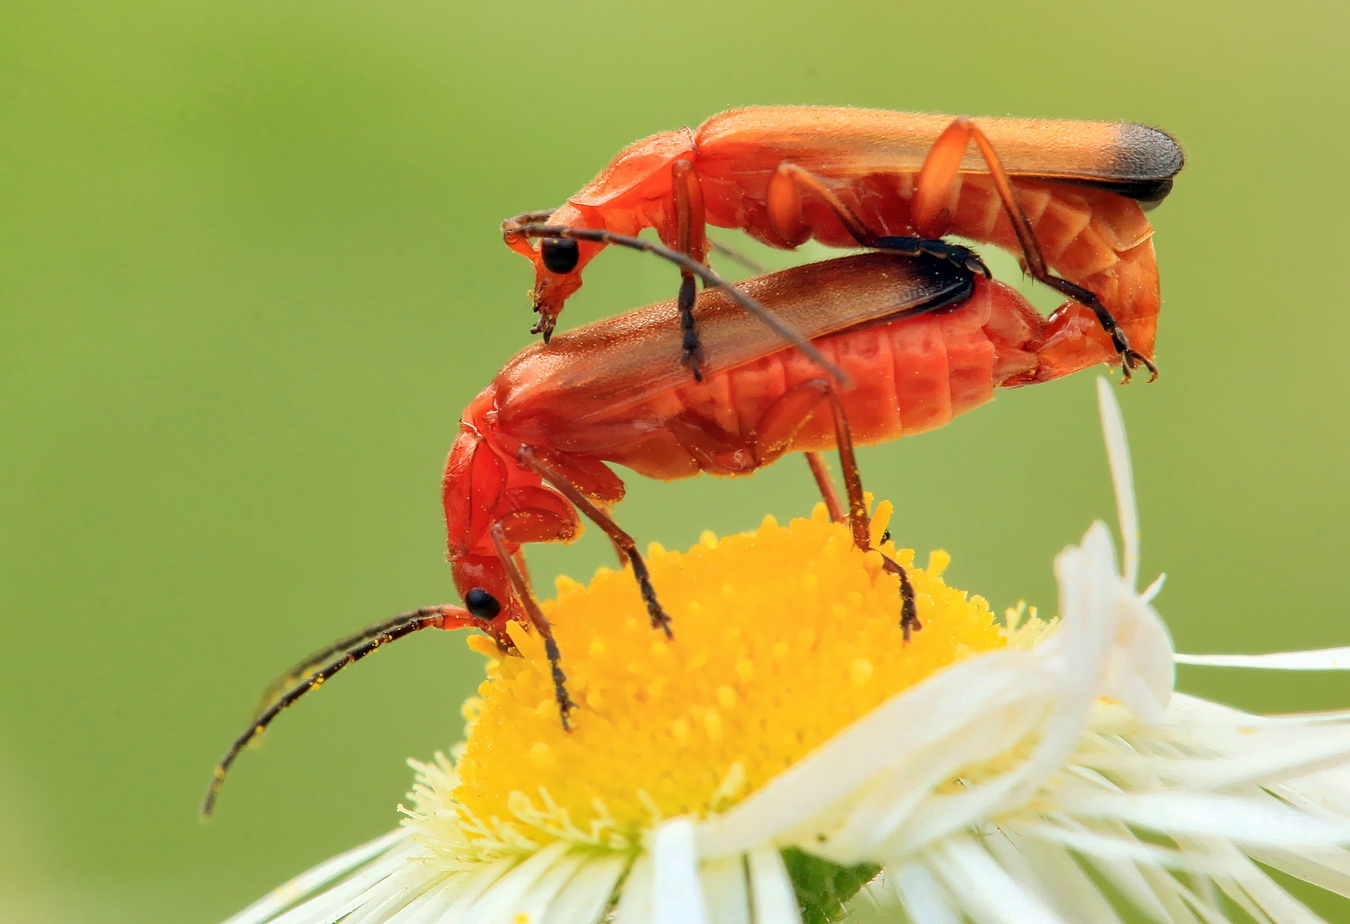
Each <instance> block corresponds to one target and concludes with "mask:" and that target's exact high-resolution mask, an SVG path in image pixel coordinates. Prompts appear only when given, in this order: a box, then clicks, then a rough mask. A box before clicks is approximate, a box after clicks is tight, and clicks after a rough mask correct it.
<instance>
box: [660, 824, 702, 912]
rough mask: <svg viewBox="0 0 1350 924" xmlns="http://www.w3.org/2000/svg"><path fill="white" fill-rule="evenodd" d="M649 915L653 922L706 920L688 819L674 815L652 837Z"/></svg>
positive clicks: (691, 827) (696, 857)
mask: <svg viewBox="0 0 1350 924" xmlns="http://www.w3.org/2000/svg"><path fill="white" fill-rule="evenodd" d="M651 856H652V861H653V870H654V872H653V876H654V877H655V879H654V885H653V887H652V895H653V899H654V900H655V902H656V905H655V908H654V911H655V916H654V917H653V918H652V920H653V921H654V922H656V924H702V922H706V921H708V914H707V908H706V905H705V900H704V892H703V883H702V882H701V881H700V873H699V862H698V854H697V853H696V852H695V850H694V828H693V825H692V824H690V822H689V821H688V820H687V819H684V818H676V819H674V820H672V821H668V822H666V823H664V824H663V825H661V827H659V828H658V829H657V830H656V835H655V836H654V837H653V838H652V846H651Z"/></svg>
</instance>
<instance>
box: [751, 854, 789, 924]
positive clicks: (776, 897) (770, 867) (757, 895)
mask: <svg viewBox="0 0 1350 924" xmlns="http://www.w3.org/2000/svg"><path fill="white" fill-rule="evenodd" d="M748 860H749V866H750V895H751V897H752V898H753V900H754V907H755V924H801V915H800V914H798V913H797V896H796V893H795V892H794V891H793V889H792V878H791V877H790V876H789V875H788V871H787V866H786V865H785V864H784V863H783V855H782V854H781V853H779V852H778V850H777V849H776V848H774V847H759V848H757V849H755V850H753V851H751V853H750V856H749V858H748Z"/></svg>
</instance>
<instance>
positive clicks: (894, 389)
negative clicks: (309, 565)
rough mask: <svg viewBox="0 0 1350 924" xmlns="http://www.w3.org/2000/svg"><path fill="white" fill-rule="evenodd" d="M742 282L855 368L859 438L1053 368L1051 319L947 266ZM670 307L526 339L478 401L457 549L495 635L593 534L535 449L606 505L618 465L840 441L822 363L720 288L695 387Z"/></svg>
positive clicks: (452, 550)
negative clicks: (546, 575)
mask: <svg viewBox="0 0 1350 924" xmlns="http://www.w3.org/2000/svg"><path fill="white" fill-rule="evenodd" d="M738 288H740V289H741V291H742V292H743V293H744V294H747V295H749V296H750V297H752V298H754V299H756V300H757V301H759V302H761V303H762V304H764V305H765V306H766V307H768V308H769V309H770V310H772V311H774V312H775V313H776V314H778V315H779V316H780V317H783V318H784V319H786V320H788V321H789V322H791V323H793V324H794V325H796V326H797V327H798V329H800V330H801V331H802V332H803V333H804V334H805V335H807V336H808V337H811V338H812V341H813V343H814V344H815V345H816V346H817V347H818V348H820V350H821V351H822V352H823V353H824V354H825V355H826V357H827V358H829V359H830V360H831V361H833V362H834V363H835V364H836V365H837V366H838V367H839V368H840V369H842V370H843V371H844V372H845V373H846V374H848V375H849V376H850V378H851V379H852V380H853V382H854V383H855V384H854V385H853V386H852V387H850V388H848V389H844V390H841V391H840V392H839V394H838V398H839V401H840V404H841V406H842V410H843V413H844V415H845V416H846V417H847V420H848V424H849V427H850V428H851V430H852V433H853V437H854V439H855V440H856V441H857V442H859V443H877V442H882V441H885V440H891V439H896V438H898V437H900V436H905V435H909V434H912V433H918V432H921V431H924V430H931V429H934V428H936V427H940V426H943V425H944V424H946V423H947V422H948V421H950V420H951V419H952V418H953V417H955V416H957V415H959V414H963V413H965V412H966V411H969V410H972V409H973V408H975V407H978V406H979V405H981V404H983V403H985V402H986V401H988V400H990V399H991V398H992V397H993V394H994V390H995V389H996V388H1000V387H1010V386H1016V385H1022V384H1028V383H1031V382H1036V381H1041V380H1042V379H1043V378H1044V376H1043V375H1042V371H1041V360H1040V354H1039V352H1038V351H1039V349H1040V348H1041V346H1042V344H1043V342H1044V329H1045V319H1043V318H1042V317H1041V316H1040V315H1038V314H1036V312H1035V311H1034V310H1033V309H1032V308H1031V307H1030V306H1029V305H1028V304H1027V303H1026V301H1025V300H1024V299H1023V298H1022V297H1021V296H1020V295H1019V294H1017V293H1016V292H1015V291H1014V290H1013V289H1010V288H1008V287H1007V286H1004V285H1002V284H1001V283H998V282H994V281H990V280H987V279H984V278H982V277H979V276H976V275H973V274H970V273H967V272H963V271H959V270H957V269H956V268H954V267H951V266H950V265H947V264H943V263H941V262H940V261H936V260H924V261H917V260H914V259H912V258H906V257H900V256H896V255H893V254H885V253H871V254H861V255H855V256H852V257H844V258H839V259H835V260H831V261H826V262H824V263H818V264H813V265H810V266H803V267H798V268H796V269H791V270H785V271H782V272H779V273H774V274H771V275H769V276H764V277H760V278H758V279H753V280H749V281H748V282H745V283H742V284H739V286H738ZM671 309H672V305H671V303H669V302H667V303H663V304H659V305H652V306H649V307H647V308H642V309H638V310H636V311H631V312H628V313H627V314H624V315H620V316H618V317H616V318H609V319H606V320H604V321H601V322H597V323H595V324H591V325H588V326H586V327H582V328H579V329H577V330H574V331H570V332H567V333H564V334H560V335H558V336H557V337H555V338H553V340H552V342H551V343H549V344H535V345H533V346H531V347H528V348H526V349H525V350H524V351H522V352H521V353H519V354H517V356H516V357H515V358H513V359H512V360H510V361H509V362H508V363H507V364H506V366H505V367H503V369H502V370H501V372H500V373H498V375H497V376H496V378H495V379H494V380H493V382H492V384H491V385H489V386H488V387H487V388H486V389H485V390H484V391H483V392H482V393H481V394H480V395H479V396H478V397H477V398H475V399H474V400H473V402H472V403H471V404H470V405H469V406H468V408H467V409H466V410H465V412H464V417H463V419H462V422H461V425H460V434H459V437H458V439H457V440H456V441H455V444H454V447H453V449H452V450H451V452H450V457H449V459H448V461H447V464H446V469H445V478H444V481H443V492H442V493H443V500H444V504H445V514H446V525H447V530H448V537H449V543H448V547H449V555H448V557H449V559H450V562H451V564H452V567H453V571H454V576H455V582H456V585H457V586H458V588H459V591H460V593H461V594H462V595H467V594H468V593H469V592H470V591H472V590H474V589H481V590H485V591H487V592H488V593H489V594H491V595H492V596H493V597H495V598H496V599H498V600H499V601H501V602H502V603H503V604H504V606H503V608H502V611H501V612H500V614H499V615H498V616H497V617H496V619H495V620H494V621H493V624H492V625H491V626H489V627H487V628H488V631H489V632H490V633H491V634H493V635H494V636H495V637H498V638H499V639H502V638H504V634H503V632H504V628H505V622H506V620H508V619H522V618H523V617H522V613H521V610H520V608H519V602H520V601H519V600H518V599H517V598H518V596H519V595H518V594H515V593H514V592H513V588H512V586H511V581H510V580H509V577H508V571H509V569H510V560H509V559H510V557H513V556H514V555H515V554H516V553H517V551H518V550H519V548H520V546H521V545H522V544H526V543H531V542H554V541H562V542H567V541H570V540H571V539H573V538H575V537H576V536H577V535H578V534H579V532H580V529H581V523H580V518H579V516H578V514H577V512H576V509H575V507H574V506H573V504H572V503H571V502H570V501H569V500H568V499H567V498H565V497H564V496H563V495H562V494H560V493H558V492H557V491H556V490H554V486H553V485H551V484H550V479H548V478H545V477H544V476H542V475H541V474H540V472H539V471H537V470H535V469H534V468H532V467H531V465H530V464H527V463H523V462H522V459H523V458H525V457H526V455H525V454H527V455H528V457H529V458H532V459H540V460H544V462H545V463H546V464H547V466H548V468H549V469H550V470H551V472H552V474H553V475H554V476H555V479H554V480H555V481H556V480H557V479H556V476H561V478H562V479H565V480H566V482H567V483H569V484H570V486H571V487H572V488H574V489H575V490H576V491H577V492H579V493H580V494H582V495H584V496H585V497H586V498H588V499H590V500H591V501H593V502H594V503H596V504H597V505H598V506H599V507H601V508H606V507H608V505H612V504H614V503H617V502H618V501H619V500H621V499H622V497H623V483H622V482H621V481H620V480H619V478H618V476H617V475H615V474H614V472H613V471H612V470H611V469H610V468H609V467H608V466H609V464H610V463H616V464H620V465H624V466H626V467H628V468H631V469H632V470H634V471H636V472H638V473H639V474H642V475H645V476H647V477H651V478H658V479H661V480H673V479H677V478H688V477H692V476H694V475H697V474H699V473H701V472H707V473H709V474H713V475H721V476H731V475H745V474H749V473H751V472H753V471H755V470H757V469H759V468H762V467H763V466H765V465H768V464H770V463H771V462H773V461H775V460H776V459H777V458H779V457H780V456H782V455H783V454H784V453H787V452H794V451H817V450H822V449H827V448H830V447H832V446H834V445H835V440H836V434H835V430H834V428H833V421H832V415H831V409H830V407H829V406H828V405H827V404H826V403H825V402H824V401H823V400H822V399H821V392H820V391H818V390H813V387H814V384H815V383H822V382H824V381H825V380H824V379H823V377H822V374H821V371H820V369H819V367H818V366H816V365H815V364H814V363H813V362H811V361H810V360H809V359H808V358H806V357H805V356H803V355H802V354H801V353H800V352H799V351H797V350H795V349H793V348H791V347H788V346H784V345H783V344H781V343H779V342H777V341H776V340H775V339H774V338H773V336H772V335H771V334H768V333H767V332H765V331H764V330H763V329H762V328H760V327H758V326H757V325H756V323H755V321H754V320H753V319H751V318H749V317H748V316H747V315H746V314H745V313H744V312H742V311H741V310H740V309H739V308H738V307H737V306H736V305H735V304H734V303H733V302H732V301H731V299H730V298H729V297H728V296H727V295H726V293H725V292H723V291H719V290H710V291H707V292H704V293H702V295H701V296H700V297H699V301H698V306H697V317H698V320H699V324H700V325H701V329H702V330H703V331H704V344H705V349H707V351H708V357H709V361H710V362H709V365H710V371H709V372H708V373H707V374H706V375H705V378H704V379H703V381H701V382H693V381H690V379H689V376H688V374H687V372H686V371H685V370H684V369H683V367H682V366H681V364H680V362H679V359H678V354H677V351H675V350H673V349H671V347H672V345H674V344H675V343H677V339H676V334H675V331H674V329H673V328H672V327H671V326H670V325H669V323H668V319H669V316H670V312H671ZM918 312H926V313H918ZM1080 347H1081V350H1082V355H1081V356H1080V357H1079V359H1081V360H1082V361H1083V362H1085V363H1086V364H1087V365H1093V364H1095V363H1098V362H1102V361H1103V360H1104V359H1106V358H1108V356H1109V355H1110V347H1109V345H1106V346H1104V347H1097V348H1093V347H1091V346H1090V345H1087V344H1080ZM804 386H806V387H804ZM494 528H497V529H499V530H500V536H501V538H502V539H503V546H504V548H500V549H499V548H497V547H495V546H494V542H493V540H492V536H491V534H492V532H493V530H494ZM507 601H512V602H510V603H508V602H507Z"/></svg>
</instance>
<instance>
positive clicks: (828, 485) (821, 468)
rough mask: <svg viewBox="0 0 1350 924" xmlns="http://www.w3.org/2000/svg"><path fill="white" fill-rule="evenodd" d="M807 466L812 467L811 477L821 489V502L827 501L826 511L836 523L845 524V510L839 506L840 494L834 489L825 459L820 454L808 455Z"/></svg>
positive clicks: (811, 453) (810, 453)
mask: <svg viewBox="0 0 1350 924" xmlns="http://www.w3.org/2000/svg"><path fill="white" fill-rule="evenodd" d="M806 464H807V465H809V466H811V477H812V478H814V479H815V480H816V487H817V488H819V489H820V497H821V500H823V501H825V510H826V512H827V513H829V515H830V519H831V520H833V521H834V522H835V523H842V522H844V508H843V507H841V506H840V505H839V492H838V491H836V490H835V489H834V481H833V480H832V479H831V478H830V470H829V469H828V468H827V467H826V466H825V457H824V456H822V455H821V454H820V453H818V452H808V453H806Z"/></svg>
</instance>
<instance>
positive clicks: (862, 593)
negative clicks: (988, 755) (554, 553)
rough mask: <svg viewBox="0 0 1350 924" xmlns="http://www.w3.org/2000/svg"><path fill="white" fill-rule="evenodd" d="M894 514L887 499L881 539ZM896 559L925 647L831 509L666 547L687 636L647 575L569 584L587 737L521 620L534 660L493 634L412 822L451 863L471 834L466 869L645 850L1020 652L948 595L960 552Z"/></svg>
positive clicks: (571, 634)
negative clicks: (922, 563) (960, 668)
mask: <svg viewBox="0 0 1350 924" xmlns="http://www.w3.org/2000/svg"><path fill="white" fill-rule="evenodd" d="M889 515H890V508H889V505H887V504H883V505H881V509H880V510H879V511H878V515H877V517H876V518H875V519H874V520H873V523H872V531H873V537H874V540H879V539H880V538H881V534H882V532H883V531H884V529H885V521H886V519H888V517H889ZM878 547H879V548H880V549H881V550H882V551H884V553H885V554H886V555H887V556H889V557H891V558H892V559H894V560H895V561H898V562H899V563H900V564H902V565H903V566H904V567H905V568H906V569H908V572H909V575H910V579H911V581H912V582H913V585H914V590H915V593H916V598H917V603H918V612H919V617H920V619H921V620H922V621H923V625H924V628H923V630H922V631H920V632H916V633H915V634H914V635H913V637H912V638H911V639H910V640H909V641H908V642H906V640H905V638H904V635H903V633H902V632H901V630H900V628H899V616H900V595H899V589H898V581H897V579H896V577H895V576H894V575H892V574H888V573H887V572H886V571H885V570H883V567H882V558H881V555H880V554H879V553H878V552H870V553H867V554H864V553H862V552H860V551H858V550H857V549H856V548H855V547H854V545H853V542H852V540H851V537H850V533H849V530H848V528H847V527H846V526H843V525H841V524H837V523H832V522H830V521H829V520H828V518H827V517H826V516H825V514H824V510H823V508H821V509H818V510H817V511H816V513H815V514H814V515H813V516H812V517H811V518H810V519H801V520H794V521H792V523H791V524H789V525H788V526H781V525H779V524H778V523H777V522H775V521H774V520H773V519H772V518H769V519H766V520H765V521H764V523H763V525H762V526H761V527H760V528H759V530H758V531H756V532H754V533H747V534H743V535H737V536H730V537H727V538H724V539H720V540H719V539H716V538H714V537H713V536H712V535H711V534H707V535H705V536H704V537H703V539H702V540H701V541H700V543H699V544H698V545H697V546H695V547H694V548H693V549H691V550H690V551H688V552H685V553H678V552H667V551H664V550H661V549H659V548H655V547H653V549H652V550H651V552H650V555H649V558H648V564H649V566H650V568H651V574H652V582H653V584H654V585H655V586H656V588H657V592H658V593H659V594H660V598H661V603H662V605H663V606H664V607H665V609H666V611H667V612H668V613H669V614H670V615H671V618H672V627H673V630H674V638H673V639H667V638H666V637H665V635H664V634H663V633H661V632H659V631H654V630H653V629H652V627H651V624H650V621H649V618H648V615H647V611H646V608H645V607H644V605H643V603H642V600H641V599H640V597H639V595H638V593H637V590H636V587H635V583H634V581H633V579H632V577H631V575H629V574H627V573H623V572H612V571H607V570H602V571H601V572H600V573H599V574H598V575H597V576H596V578H595V580H593V581H592V582H591V583H590V584H589V585H588V586H583V585H581V584H577V583H575V582H571V581H559V588H558V599H557V600H556V601H554V602H551V603H545V604H544V612H545V613H546V614H547V616H548V618H549V620H550V621H551V622H552V623H553V627H554V632H555V634H556V637H557V641H558V647H559V649H560V650H561V652H562V659H563V662H562V663H563V668H564V670H565V671H566V673H567V686H568V690H569V692H570V694H571V697H572V699H573V700H574V701H575V702H576V704H577V707H576V708H575V709H574V710H573V711H572V714H571V721H572V724H573V729H572V731H570V732H567V731H564V730H563V728H562V726H561V723H560V722H559V720H558V710H557V705H556V703H555V701H554V687H553V682H552V680H551V677H550V673H549V666H548V661H547V658H546V657H545V656H544V652H543V646H542V644H541V643H540V640H539V639H538V638H537V637H536V636H534V635H532V634H531V633H530V632H529V631H528V630H526V629H525V628H524V627H522V626H516V627H514V628H513V630H512V639H513V641H514V642H515V644H516V646H517V647H518V649H519V653H520V657H516V656H514V655H511V656H503V655H501V654H500V653H498V652H497V650H496V648H495V646H493V645H491V644H490V643H487V640H486V639H480V640H479V644H476V645H475V647H477V648H479V649H480V650H483V651H486V652H489V653H491V654H492V655H493V660H492V661H491V663H490V664H489V667H488V679H487V680H486V681H485V682H484V683H483V684H482V686H481V687H480V688H479V698H478V699H475V700H471V701H470V702H469V703H468V704H467V705H466V707H465V715H466V718H467V719H468V740H467V742H466V743H465V744H464V746H463V747H462V749H461V750H460V751H459V753H458V755H457V760H456V762H455V765H454V767H453V768H452V767H451V766H449V765H448V764H446V763H444V762H443V763H442V765H441V766H440V767H439V768H436V767H426V768H422V769H423V781H422V785H421V786H419V789H418V792H417V794H416V795H417V796H418V803H419V804H418V810H417V811H416V812H415V813H413V821H414V824H415V825H416V824H428V823H431V824H434V825H435V826H436V827H438V828H440V829H441V830H440V832H439V834H440V836H439V837H438V838H437V840H438V841H439V843H440V844H441V845H442V850H438V852H442V851H443V850H444V849H445V847H446V846H447V840H446V839H445V837H444V835H445V834H446V833H447V832H446V831H445V830H444V828H445V826H447V825H449V826H451V827H454V828H456V829H458V830H457V833H456V836H455V837H453V838H450V842H453V843H455V844H456V846H455V847H454V848H453V852H454V853H456V854H458V856H459V857H460V858H461V859H468V858H469V856H474V857H475V858H477V859H479V860H481V859H484V858H485V855H488V856H490V855H493V854H500V853H509V852H513V851H518V850H533V849H538V848H539V847H541V846H544V845H546V844H549V843H552V842H554V841H557V840H566V841H569V842H571V843H573V844H578V845H581V844H592V845H595V846H597V847H604V848H610V849H618V850H624V849H630V848H634V847H636V846H637V844H638V843H640V841H641V837H642V832H643V831H644V830H646V829H649V828H651V827H652V825H653V824H654V823H656V822H658V821H660V820H661V819H663V818H669V817H673V816H676V815H694V816H700V817H702V816H707V815H708V814H711V813H715V812H718V811H721V810H724V809H726V808H727V807H728V806H730V805H732V804H733V803H735V802H737V801H738V800H740V799H741V798H743V797H744V796H745V795H747V794H748V793H750V792H752V791H753V790H754V789H756V788H757V787H759V786H761V785H763V784H764V783H765V782H766V781H768V780H770V779H771V778H773V777H774V776H775V775H777V774H779V773H781V772H782V771H783V770H784V769H786V768H787V767H789V766H791V765H792V764H794V763H795V762H797V761H798V760H800V759H801V758H802V757H803V756H805V755H806V754H807V753H808V752H809V751H811V750H812V749H813V748H815V747H816V746H818V745H819V744H821V743H822V742H823V741H825V740H826V739H827V738H829V737H830V736H831V735H833V734H835V733H836V732H838V731H840V730H841V729H842V728H844V727H845V726H847V725H848V724H850V723H851V722H853V721H855V720H857V719H858V718H860V717H861V716H863V715H865V714H866V713H867V712H869V711H870V710H872V709H874V708H875V707H876V706H878V705H879V704H881V703H882V702H883V701H885V700H886V699H888V698H890V697H892V696H894V695H896V694H897V693H900V692H901V691H903V690H905V689H907V688H908V687H910V686H912V685H913V684H915V683H918V682H919V681H921V680H923V679H924V678H926V677H928V676H929V675H930V674H932V673H933V672H935V671H937V670H940V669H941V668H943V667H945V666H947V665H948V664H951V663H952V662H953V661H957V660H960V659H962V658H964V657H966V656H968V655H970V654H973V653H977V652H981V651H987V650H989V649H993V648H1000V647H1003V646H1004V644H1005V640H1004V634H1003V632H1002V630H1001V629H1000V628H999V627H998V625H997V624H996V622H995V620H994V618H993V617H992V615H991V614H990V611H989V608H988V605H987V604H986V603H985V601H984V600H983V599H982V598H980V597H971V596H968V595H967V594H966V593H964V592H962V591H959V590H954V589H952V588H950V587H948V586H947V585H946V584H944V583H943V581H942V579H941V573H942V571H943V569H944V568H945V567H946V565H947V563H948V560H949V559H948V556H947V555H946V554H945V553H943V552H934V553H933V554H932V555H931V556H930V558H929V563H928V566H927V567H926V568H916V567H913V557H914V555H913V552H911V551H909V550H899V551H897V550H896V549H894V548H893V547H892V546H891V545H890V543H889V542H888V543H886V544H885V545H880V544H879V545H878ZM443 787H444V788H446V789H449V791H448V792H445V791H444V790H443V789H442V788H443ZM432 790H442V791H441V792H440V793H439V803H438V804H429V803H430V802H431V801H432V797H433V795H436V794H434V793H433V792H432ZM442 855H443V856H444V854H443V853H442Z"/></svg>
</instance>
